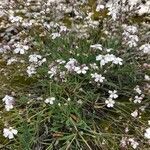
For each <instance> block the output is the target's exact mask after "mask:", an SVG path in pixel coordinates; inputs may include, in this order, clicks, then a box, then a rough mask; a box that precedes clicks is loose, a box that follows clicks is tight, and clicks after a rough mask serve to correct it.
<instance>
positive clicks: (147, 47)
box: [139, 44, 150, 54]
mask: <svg viewBox="0 0 150 150" xmlns="http://www.w3.org/2000/svg"><path fill="white" fill-rule="evenodd" d="M139 49H140V50H142V51H143V53H145V54H150V44H144V45H142V46H141V47H140V48H139Z"/></svg>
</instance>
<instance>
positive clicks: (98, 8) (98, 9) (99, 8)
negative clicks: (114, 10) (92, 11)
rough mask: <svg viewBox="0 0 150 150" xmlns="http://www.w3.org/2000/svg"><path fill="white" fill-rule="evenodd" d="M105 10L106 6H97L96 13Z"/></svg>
mask: <svg viewBox="0 0 150 150" xmlns="http://www.w3.org/2000/svg"><path fill="white" fill-rule="evenodd" d="M104 8H105V6H104V5H100V4H99V5H97V6H96V11H100V10H101V9H104Z"/></svg>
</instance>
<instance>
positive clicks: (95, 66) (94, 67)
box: [90, 63, 98, 70]
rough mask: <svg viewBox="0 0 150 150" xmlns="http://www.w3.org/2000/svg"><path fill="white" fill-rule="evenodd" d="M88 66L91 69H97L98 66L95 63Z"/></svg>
mask: <svg viewBox="0 0 150 150" xmlns="http://www.w3.org/2000/svg"><path fill="white" fill-rule="evenodd" d="M90 67H91V68H92V69H94V70H96V69H98V66H97V64H96V63H92V64H90Z"/></svg>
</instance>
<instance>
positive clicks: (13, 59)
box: [7, 58, 17, 65]
mask: <svg viewBox="0 0 150 150" xmlns="http://www.w3.org/2000/svg"><path fill="white" fill-rule="evenodd" d="M13 62H17V59H16V58H10V59H8V60H7V65H11V64H12V63H13Z"/></svg>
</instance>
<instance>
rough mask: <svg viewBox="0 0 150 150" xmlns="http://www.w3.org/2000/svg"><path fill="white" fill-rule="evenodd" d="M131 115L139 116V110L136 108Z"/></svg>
mask: <svg viewBox="0 0 150 150" xmlns="http://www.w3.org/2000/svg"><path fill="white" fill-rule="evenodd" d="M131 116H132V117H134V118H136V117H137V116H138V110H135V111H134V112H132V113H131Z"/></svg>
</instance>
